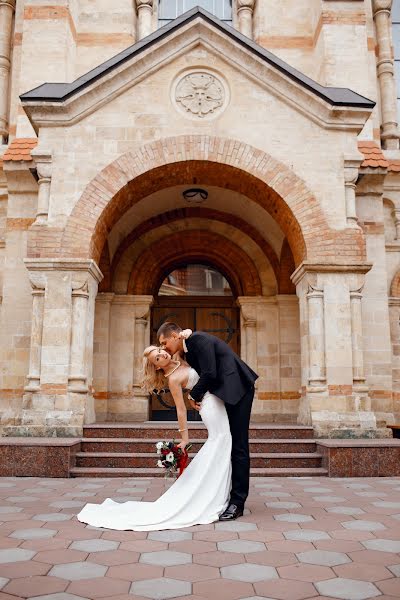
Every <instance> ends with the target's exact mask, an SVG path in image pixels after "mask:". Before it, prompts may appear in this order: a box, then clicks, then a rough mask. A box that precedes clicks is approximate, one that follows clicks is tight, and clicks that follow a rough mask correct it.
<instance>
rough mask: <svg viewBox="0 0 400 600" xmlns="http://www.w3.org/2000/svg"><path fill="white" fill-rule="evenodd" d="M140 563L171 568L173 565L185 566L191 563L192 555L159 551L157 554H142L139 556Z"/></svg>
mask: <svg viewBox="0 0 400 600" xmlns="http://www.w3.org/2000/svg"><path fill="white" fill-rule="evenodd" d="M139 562H141V563H146V564H148V565H160V566H162V567H171V566H173V565H185V564H187V563H191V562H192V555H191V554H187V553H186V552H174V551H173V550H160V551H159V552H144V553H143V554H142V555H141V556H140V561H139Z"/></svg>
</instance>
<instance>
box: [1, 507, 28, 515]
mask: <svg viewBox="0 0 400 600" xmlns="http://www.w3.org/2000/svg"><path fill="white" fill-rule="evenodd" d="M23 510H24V509H23V508H21V507H20V506H0V514H4V513H6V514H11V513H18V512H22V511H23Z"/></svg>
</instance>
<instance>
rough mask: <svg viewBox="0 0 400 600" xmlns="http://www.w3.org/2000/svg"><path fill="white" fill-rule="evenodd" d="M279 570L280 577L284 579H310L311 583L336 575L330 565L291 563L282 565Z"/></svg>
mask: <svg viewBox="0 0 400 600" xmlns="http://www.w3.org/2000/svg"><path fill="white" fill-rule="evenodd" d="M278 572H279V577H282V579H291V580H293V581H297V582H298V581H308V582H310V583H314V582H315V581H322V580H325V579H329V578H330V577H334V576H335V574H334V573H333V571H332V570H331V569H330V568H329V567H322V566H321V565H307V564H303V563H298V564H296V565H290V566H288V567H280V568H279V569H278Z"/></svg>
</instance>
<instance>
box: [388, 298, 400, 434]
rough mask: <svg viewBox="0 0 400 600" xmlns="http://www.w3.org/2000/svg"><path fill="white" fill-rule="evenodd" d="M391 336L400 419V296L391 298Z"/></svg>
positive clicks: (395, 408)
mask: <svg viewBox="0 0 400 600" xmlns="http://www.w3.org/2000/svg"><path fill="white" fill-rule="evenodd" d="M389 319H390V337H391V341H392V379H393V413H394V419H393V421H394V422H395V423H398V422H399V419H400V298H395V297H391V298H389Z"/></svg>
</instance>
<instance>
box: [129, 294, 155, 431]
mask: <svg viewBox="0 0 400 600" xmlns="http://www.w3.org/2000/svg"><path fill="white" fill-rule="evenodd" d="M134 300H135V348H134V362H133V393H134V409H135V418H136V420H138V421H139V420H148V418H149V395H148V394H147V393H146V392H144V391H143V390H142V389H141V386H140V380H141V376H142V357H143V351H144V349H145V348H146V346H148V345H149V344H150V307H151V306H152V304H153V296H134Z"/></svg>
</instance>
